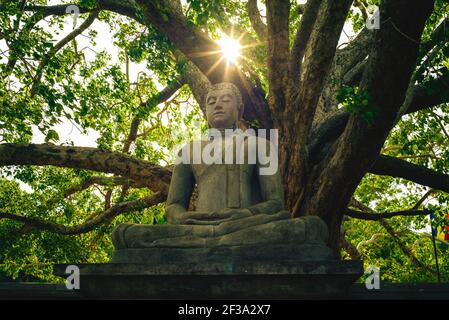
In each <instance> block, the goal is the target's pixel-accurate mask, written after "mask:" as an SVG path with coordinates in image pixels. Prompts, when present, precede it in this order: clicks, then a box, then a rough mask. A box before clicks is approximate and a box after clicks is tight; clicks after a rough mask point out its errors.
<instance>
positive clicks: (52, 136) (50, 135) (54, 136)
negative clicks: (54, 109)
mask: <svg viewBox="0 0 449 320" xmlns="http://www.w3.org/2000/svg"><path fill="white" fill-rule="evenodd" d="M58 140H59V135H58V133H57V132H56V131H55V130H53V129H50V130H48V132H47V135H46V136H45V143H49V142H57V141H58Z"/></svg>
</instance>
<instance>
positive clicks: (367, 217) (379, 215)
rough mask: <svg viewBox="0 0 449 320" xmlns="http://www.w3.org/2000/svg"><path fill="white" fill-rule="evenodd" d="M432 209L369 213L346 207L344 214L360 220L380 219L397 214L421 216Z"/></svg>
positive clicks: (429, 212)
mask: <svg viewBox="0 0 449 320" xmlns="http://www.w3.org/2000/svg"><path fill="white" fill-rule="evenodd" d="M432 212H433V211H432V210H403V211H393V212H382V213H371V212H361V211H358V210H352V209H349V208H348V209H347V210H346V212H345V215H347V216H349V217H351V218H356V219H362V220H371V221H379V220H381V219H389V218H392V217H397V216H423V215H428V214H431V213H432Z"/></svg>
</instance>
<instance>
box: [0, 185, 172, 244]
mask: <svg viewBox="0 0 449 320" xmlns="http://www.w3.org/2000/svg"><path fill="white" fill-rule="evenodd" d="M165 198H166V195H165V194H164V193H162V192H157V193H155V194H154V195H152V196H149V197H146V198H143V199H139V200H134V201H129V202H123V203H120V204H117V205H115V206H112V207H111V208H109V209H107V210H105V211H104V212H102V213H100V214H98V215H96V216H94V217H93V218H92V219H89V220H87V221H86V222H84V223H83V224H80V225H77V226H64V225H60V224H57V223H54V222H51V221H45V220H41V219H37V218H31V217H24V216H18V215H15V214H11V213H6V212H0V219H10V220H14V221H18V222H23V223H25V224H26V225H28V226H31V227H34V228H37V229H40V230H47V231H50V232H53V233H58V234H64V235H75V234H81V233H86V232H89V231H92V230H93V229H95V228H96V227H98V226H99V225H101V224H103V223H105V222H107V221H110V220H111V219H114V218H115V217H117V216H118V215H120V214H123V213H126V212H131V211H140V210H142V209H145V208H148V207H151V206H154V205H156V204H158V203H161V202H163V201H165Z"/></svg>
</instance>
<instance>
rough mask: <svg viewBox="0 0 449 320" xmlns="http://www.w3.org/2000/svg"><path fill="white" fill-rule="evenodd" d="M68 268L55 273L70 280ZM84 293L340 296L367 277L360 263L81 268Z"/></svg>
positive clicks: (192, 296)
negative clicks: (362, 276)
mask: <svg viewBox="0 0 449 320" xmlns="http://www.w3.org/2000/svg"><path fill="white" fill-rule="evenodd" d="M67 266H68V265H67V264H59V265H55V267H54V274H55V275H57V276H60V277H63V278H67V277H68V274H66V273H65V270H66V267H67ZM78 267H79V268H80V294H81V295H82V296H83V297H86V298H94V299H106V298H119V299H131V298H139V299H314V298H317V299H323V298H338V297H339V296H340V297H341V296H342V295H343V294H345V293H346V292H347V291H348V290H349V288H350V287H351V285H352V284H353V283H354V282H355V281H356V280H357V279H358V278H359V277H360V276H361V275H362V274H363V265H362V262H361V261H337V260H326V261H297V260H295V259H290V260H284V261H277V260H276V261H272V262H262V261H258V262H203V263H188V264H173V263H167V264H148V263H107V264H80V265H78Z"/></svg>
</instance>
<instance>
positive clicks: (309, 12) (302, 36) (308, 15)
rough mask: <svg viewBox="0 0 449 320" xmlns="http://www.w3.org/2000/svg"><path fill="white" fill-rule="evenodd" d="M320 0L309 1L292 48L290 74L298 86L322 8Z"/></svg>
mask: <svg viewBox="0 0 449 320" xmlns="http://www.w3.org/2000/svg"><path fill="white" fill-rule="evenodd" d="M320 3H321V1H320V0H308V1H307V3H306V5H305V8H304V13H303V15H302V18H301V22H300V23H299V27H298V30H297V31H296V35H295V40H294V42H293V47H292V55H291V64H290V72H291V75H292V81H293V83H294V84H296V85H298V82H299V75H300V74H301V65H302V60H303V58H304V53H305V51H306V47H307V44H308V43H309V39H310V35H311V33H312V30H313V26H314V23H315V20H316V17H317V15H318V9H319V8H320Z"/></svg>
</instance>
